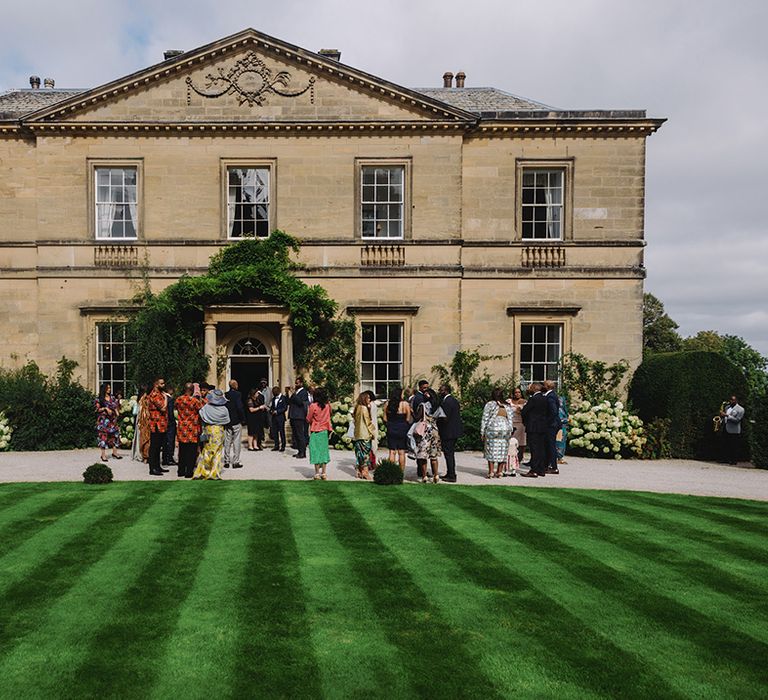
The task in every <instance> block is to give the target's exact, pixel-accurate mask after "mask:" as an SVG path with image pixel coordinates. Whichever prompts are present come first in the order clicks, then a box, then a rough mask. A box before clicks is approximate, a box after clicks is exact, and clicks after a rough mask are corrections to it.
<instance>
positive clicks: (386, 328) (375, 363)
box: [360, 323, 403, 398]
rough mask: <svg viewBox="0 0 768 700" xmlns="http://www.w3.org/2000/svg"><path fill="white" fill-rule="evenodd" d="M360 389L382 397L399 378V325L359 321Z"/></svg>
mask: <svg viewBox="0 0 768 700" xmlns="http://www.w3.org/2000/svg"><path fill="white" fill-rule="evenodd" d="M361 357H362V359H361V364H360V376H361V383H360V384H361V388H362V390H363V391H369V390H370V391H372V392H373V393H374V394H376V396H377V397H380V398H384V397H386V396H387V394H388V393H389V389H390V388H391V387H393V386H402V381H403V324H402V323H363V324H362V347H361Z"/></svg>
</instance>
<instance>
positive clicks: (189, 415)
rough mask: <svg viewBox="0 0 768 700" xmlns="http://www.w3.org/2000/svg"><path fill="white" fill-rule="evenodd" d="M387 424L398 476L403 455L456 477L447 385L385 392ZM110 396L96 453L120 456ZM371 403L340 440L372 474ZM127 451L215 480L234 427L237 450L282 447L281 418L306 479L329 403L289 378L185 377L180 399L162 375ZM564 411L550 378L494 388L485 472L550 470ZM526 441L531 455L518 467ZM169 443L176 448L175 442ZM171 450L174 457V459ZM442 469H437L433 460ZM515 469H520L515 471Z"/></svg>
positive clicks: (228, 458) (367, 475)
mask: <svg viewBox="0 0 768 700" xmlns="http://www.w3.org/2000/svg"><path fill="white" fill-rule="evenodd" d="M526 394H527V398H526ZM381 411H382V419H383V421H384V423H385V424H386V426H387V447H388V448H389V459H390V460H392V461H394V462H396V463H398V464H399V465H400V468H401V469H402V470H403V472H405V470H406V466H407V461H406V460H407V457H410V458H411V459H413V460H415V463H416V474H417V478H418V479H419V480H421V481H422V482H424V483H428V482H432V483H437V482H438V481H440V480H441V479H442V480H443V481H447V482H451V483H455V482H456V481H457V474H456V457H455V450H456V442H457V440H458V439H459V438H460V437H461V436H462V434H463V432H464V426H463V423H462V418H461V407H460V405H459V402H458V400H457V399H456V398H455V397H454V396H453V395H452V393H451V388H450V386H449V385H448V384H446V383H444V384H441V385H440V386H439V388H438V390H437V391H434V390H433V389H432V388H431V387H430V385H429V382H428V381H427V380H422V381H420V382H419V383H418V384H417V386H416V387H415V388H414V390H413V391H410V390H409V389H405V390H403V389H401V388H394V389H393V390H392V391H391V392H390V395H389V397H388V398H387V400H386V402H384V403H383V405H382V406H381ZM119 412H120V401H119V397H114V396H113V395H112V393H111V390H110V386H109V384H105V385H104V386H103V387H102V389H101V392H100V394H99V397H98V399H97V401H96V413H97V426H96V430H97V433H98V441H99V447H100V448H101V459H102V460H103V461H107V460H108V459H109V456H108V455H107V451H108V450H110V449H111V451H112V455H111V456H112V457H113V458H115V459H120V458H121V456H120V455H119V454H118V452H117V448H118V446H119V441H120V432H119V421H118V418H119ZM378 418H379V401H377V398H376V396H375V395H374V393H373V392H372V391H364V392H362V393H361V394H360V395H359V396H358V397H357V400H356V402H355V407H354V410H353V411H352V413H351V415H350V420H349V428H348V432H347V436H348V437H349V438H350V439H351V440H352V444H353V447H354V454H355V475H356V477H357V478H360V479H371V478H372V472H373V470H375V469H376V466H377V463H376V452H377V449H378V438H379V428H378V426H379V420H378ZM134 420H135V422H134V436H133V443H132V446H131V456H132V458H133V459H134V460H136V461H141V462H146V463H147V464H148V466H149V473H150V474H151V475H153V476H162V475H163V474H165V473H167V472H168V471H169V469H168V467H170V466H176V467H177V473H178V476H179V477H184V478H188V479H220V478H221V476H222V470H223V469H228V468H232V469H240V468H242V466H243V465H242V463H241V461H240V460H241V451H242V448H243V439H242V429H243V426H245V427H246V429H247V441H246V445H247V447H246V449H247V450H249V451H261V450H263V449H265V445H266V437H265V435H267V434H268V435H269V437H270V439H271V442H272V445H273V446H272V448H271V449H272V450H273V451H276V452H285V449H286V429H285V426H286V422H287V421H288V422H290V426H291V436H292V446H293V448H294V449H295V450H296V453H295V454H294V455H293V456H294V457H295V458H297V459H306V458H307V450H308V451H309V455H308V456H309V461H310V462H311V463H312V464H313V465H314V470H315V473H314V478H315V479H321V480H325V479H327V478H328V476H327V465H328V463H329V462H330V451H329V437H330V434H331V431H332V430H333V426H332V422H331V406H330V403H329V400H328V396H327V394H326V392H325V390H324V389H323V388H322V387H316V388H313V389H311V390H309V389H308V388H306V387H305V386H304V383H303V380H302V379H301V378H297V379H296V382H295V384H294V386H293V387H292V388H291V387H285V388H284V389H281V388H280V387H272V388H270V387H269V386H268V383H267V380H266V379H263V380H262V381H261V383H260V386H259V387H257V388H254V389H252V390H251V391H250V392H249V393H248V396H247V398H246V399H245V401H244V400H243V397H242V394H241V393H240V391H239V390H238V383H237V381H235V380H232V381H230V382H229V389H228V390H227V391H226V392H225V391H222V390H221V389H217V388H215V387H212V386H210V385H209V384H206V383H200V384H197V383H191V382H190V383H187V384H185V385H184V387H183V390H182V392H181V394H180V395H178V396H176V395H175V392H174V391H173V388H172V387H170V386H168V385H166V382H165V380H164V379H162V378H158V379H157V380H155V382H154V383H153V385H152V387H151V389H148V390H147V389H146V388H145V389H143V390H141V391H140V393H139V395H138V398H137V401H136V404H135V408H134ZM567 423H568V416H567V408H566V402H565V400H564V399H562V398H561V397H559V396H558V395H557V393H556V391H555V383H554V382H552V381H546V382H544V383H543V384H538V383H533V384H530V385H529V386H528V388H527V390H526V391H525V392H524V391H523V389H521V388H519V387H518V388H515V389H514V391H513V392H512V395H511V396H505V394H504V392H503V391H502V390H501V389H500V388H496V389H494V390H493V392H492V395H491V398H490V400H489V401H488V402H487V403H486V404H485V407H484V409H483V413H482V419H481V422H480V435H481V437H482V439H483V454H484V458H485V460H486V461H487V463H488V474H487V478H489V479H493V478H500V477H503V476H516V475H517V473H520V474H521V475H522V476H526V477H531V478H536V477H540V476H546V475H547V474H558V473H559V468H558V464H559V463H560V462H562V459H563V457H564V454H565V441H566V431H567ZM526 446H527V447H528V449H529V452H530V460H529V461H528V462H526V463H523V462H522V460H523V455H524V452H525V448H526ZM177 447H178V453H176V448H177ZM176 454H177V455H178V461H177V460H176V459H175V455H176ZM441 457H442V458H443V459H444V460H445V473H444V474H442V475H441V474H439V460H440V458H441ZM521 464H522V465H523V466H528V467H530V469H529V470H527V471H524V470H521V468H520V467H521Z"/></svg>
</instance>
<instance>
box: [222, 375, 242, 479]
mask: <svg viewBox="0 0 768 700" xmlns="http://www.w3.org/2000/svg"><path fill="white" fill-rule="evenodd" d="M224 396H226V397H227V410H228V411H229V423H228V424H227V427H226V428H225V429H224V467H225V468H227V469H228V468H229V467H230V465H231V466H232V468H233V469H241V468H242V466H243V465H242V464H240V450H241V449H242V446H243V445H242V434H243V423H245V406H243V396H242V394H241V393H240V392H239V391H238V390H237V380H236V379H233V380H231V381H230V382H229V391H227V392H226V393H225V394H224Z"/></svg>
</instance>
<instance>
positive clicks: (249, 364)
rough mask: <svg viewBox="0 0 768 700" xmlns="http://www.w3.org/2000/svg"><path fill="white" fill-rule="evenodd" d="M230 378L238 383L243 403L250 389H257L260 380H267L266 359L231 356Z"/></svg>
mask: <svg viewBox="0 0 768 700" xmlns="http://www.w3.org/2000/svg"><path fill="white" fill-rule="evenodd" d="M231 371H232V379H236V380H237V383H238V391H240V393H241V394H242V395H243V404H245V402H246V401H247V400H248V394H249V393H250V391H251V389H254V388H256V389H259V388H260V387H261V380H262V379H266V380H269V363H268V361H267V360H251V359H248V360H241V359H239V358H238V359H236V358H232V367H231Z"/></svg>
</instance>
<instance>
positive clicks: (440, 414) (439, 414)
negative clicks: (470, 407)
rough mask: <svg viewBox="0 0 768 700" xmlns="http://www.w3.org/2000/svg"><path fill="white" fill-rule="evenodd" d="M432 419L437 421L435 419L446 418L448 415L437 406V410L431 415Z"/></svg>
mask: <svg viewBox="0 0 768 700" xmlns="http://www.w3.org/2000/svg"><path fill="white" fill-rule="evenodd" d="M432 417H433V418H435V419H437V418H448V415H447V414H446V412H445V411H444V410H443V407H442V406H438V407H437V410H436V411H435V412H434V413H433V414H432Z"/></svg>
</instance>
